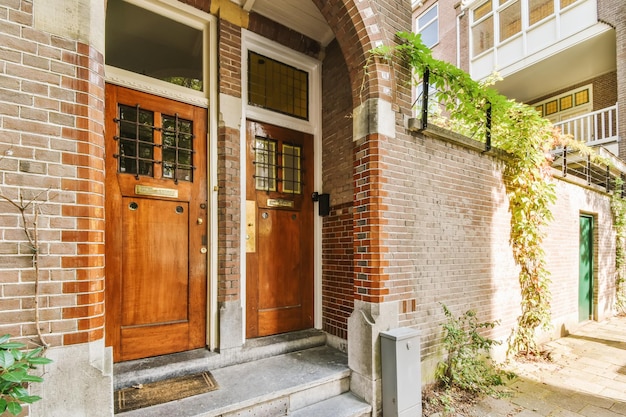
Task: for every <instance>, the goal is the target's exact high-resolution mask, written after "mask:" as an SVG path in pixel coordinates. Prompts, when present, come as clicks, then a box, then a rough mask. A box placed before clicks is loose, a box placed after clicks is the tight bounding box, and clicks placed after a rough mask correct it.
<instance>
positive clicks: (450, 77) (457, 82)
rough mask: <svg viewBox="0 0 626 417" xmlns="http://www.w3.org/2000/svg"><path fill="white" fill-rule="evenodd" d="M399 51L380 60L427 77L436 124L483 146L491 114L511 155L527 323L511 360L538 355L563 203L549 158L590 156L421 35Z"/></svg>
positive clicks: (508, 181)
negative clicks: (546, 244) (436, 51)
mask: <svg viewBox="0 0 626 417" xmlns="http://www.w3.org/2000/svg"><path fill="white" fill-rule="evenodd" d="M398 37H399V38H400V41H401V42H400V43H399V45H397V46H394V47H388V46H382V47H379V48H377V49H375V50H374V51H373V55H374V56H375V57H377V58H379V59H383V60H386V61H387V62H392V63H393V62H394V59H400V60H402V62H405V63H406V64H408V65H409V67H410V68H411V69H412V71H413V73H414V74H416V76H415V80H414V81H415V82H418V81H419V78H420V77H421V76H422V74H423V73H424V71H425V70H427V69H428V71H429V74H430V84H431V85H432V86H434V87H435V89H436V93H435V94H436V101H437V102H438V103H439V104H440V105H442V106H443V111H442V114H443V115H445V117H439V118H438V119H437V123H438V124H440V125H443V127H446V128H449V129H451V130H454V131H456V132H458V133H462V134H464V135H466V136H468V137H472V138H475V139H477V140H484V138H485V137H486V134H487V123H486V120H487V117H486V110H487V108H488V107H489V106H490V107H491V129H490V134H491V143H492V145H493V146H494V147H497V148H499V149H501V150H503V151H505V153H506V154H507V157H506V158H505V170H504V174H505V181H504V182H505V186H506V193H507V197H508V201H509V211H510V213H511V221H510V227H511V233H510V244H511V247H512V251H513V257H514V259H515V262H516V263H517V265H519V267H520V272H519V284H520V289H521V315H520V316H519V317H518V320H517V326H516V328H515V329H514V330H513V332H512V334H511V337H510V339H509V352H511V353H525V354H538V353H539V352H538V348H537V345H536V342H535V337H534V336H535V332H536V330H537V329H538V328H548V327H549V325H550V321H551V318H550V301H551V294H550V289H549V283H550V273H549V271H548V269H547V266H546V259H545V253H544V251H543V248H542V242H543V240H544V238H545V226H546V225H547V224H548V223H549V222H550V221H551V220H552V219H553V216H552V213H551V211H550V207H551V205H552V204H553V203H554V202H555V200H556V188H555V183H554V182H553V181H551V175H550V164H551V156H550V150H552V149H555V148H556V147H558V146H564V145H567V146H568V148H576V149H581V150H583V151H585V153H588V152H591V151H590V150H588V149H586V148H585V146H584V145H582V144H581V143H580V142H577V141H574V140H573V139H571V137H568V136H564V135H562V134H561V133H560V132H559V131H558V130H556V129H554V128H553V126H552V124H551V123H550V122H549V121H548V120H546V119H544V118H542V117H541V116H540V115H539V114H538V113H537V112H536V111H535V110H534V108H532V107H530V106H528V105H525V104H522V103H518V102H515V101H514V100H510V99H508V98H506V97H505V96H502V95H500V94H499V93H498V92H497V91H496V90H494V89H493V88H491V87H490V85H491V81H490V82H486V83H480V82H477V81H475V80H473V79H472V78H471V77H470V75H469V74H467V73H466V72H465V71H463V70H461V69H459V68H457V67H455V66H454V65H452V64H449V63H447V62H443V61H440V60H437V59H434V58H433V57H432V55H431V52H430V50H429V49H428V48H427V47H426V46H425V45H424V44H423V43H422V42H421V39H420V35H418V34H414V33H406V32H402V33H399V34H398Z"/></svg>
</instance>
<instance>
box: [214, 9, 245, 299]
mask: <svg viewBox="0 0 626 417" xmlns="http://www.w3.org/2000/svg"><path fill="white" fill-rule="evenodd" d="M219 40H220V41H219V71H220V79H219V90H220V93H221V94H226V95H230V96H233V97H241V76H242V74H241V71H242V69H241V28H239V27H237V26H235V25H233V24H232V23H229V22H227V21H225V20H221V21H220V22H219ZM240 140H241V139H240V131H239V130H238V129H234V128H233V127H228V126H220V127H219V128H218V140H217V178H218V186H219V193H218V202H217V205H218V231H217V233H218V254H217V256H218V266H217V273H218V294H217V297H218V302H225V301H234V300H238V299H239V298H240V297H241V287H240V283H241V276H240V275H241V270H240V259H241V242H240V237H241V225H240V222H239V218H240V215H241V214H240V213H241V212H240V209H241V192H242V190H241V186H240V175H241V173H240V170H239V167H240V163H239V159H240V149H241V148H240Z"/></svg>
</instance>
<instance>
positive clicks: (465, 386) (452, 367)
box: [436, 304, 515, 395]
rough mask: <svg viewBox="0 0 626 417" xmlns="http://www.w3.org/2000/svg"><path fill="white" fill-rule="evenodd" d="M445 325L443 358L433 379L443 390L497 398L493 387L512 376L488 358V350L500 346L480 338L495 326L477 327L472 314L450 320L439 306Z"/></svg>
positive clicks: (486, 324)
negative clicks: (441, 385) (450, 389)
mask: <svg viewBox="0 0 626 417" xmlns="http://www.w3.org/2000/svg"><path fill="white" fill-rule="evenodd" d="M442 307H443V311H444V314H445V315H446V318H447V322H446V323H444V324H443V328H444V331H445V336H444V340H443V345H444V347H445V349H446V350H447V358H446V360H445V361H443V362H440V363H439V365H438V367H437V373H436V377H437V379H438V380H440V381H441V382H442V383H443V384H444V385H445V387H446V388H452V387H456V388H460V389H462V390H465V391H468V392H472V393H481V394H489V395H501V394H502V392H501V391H497V390H496V389H495V388H494V387H496V386H500V385H504V384H505V383H506V381H507V380H509V379H512V378H514V377H515V375H514V374H513V373H510V372H505V371H503V370H501V369H500V368H498V367H497V366H496V365H495V364H494V363H493V361H492V360H491V357H490V355H489V351H490V349H491V347H492V346H494V345H499V344H501V342H499V341H496V340H493V339H490V338H488V337H485V336H483V335H481V334H480V331H481V330H483V329H492V328H494V327H495V326H496V325H498V322H497V321H496V322H484V323H479V322H478V319H477V318H476V313H475V312H474V311H473V310H469V311H467V312H466V313H465V314H463V315H462V316H460V317H458V318H457V317H454V316H453V315H452V313H451V312H450V310H449V309H448V308H447V307H446V306H445V305H443V304H442Z"/></svg>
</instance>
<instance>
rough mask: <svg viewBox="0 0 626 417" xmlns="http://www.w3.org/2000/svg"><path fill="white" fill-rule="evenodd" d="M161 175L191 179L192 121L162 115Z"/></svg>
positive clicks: (177, 178)
mask: <svg viewBox="0 0 626 417" xmlns="http://www.w3.org/2000/svg"><path fill="white" fill-rule="evenodd" d="M162 132H163V136H162V143H163V177H164V178H171V179H174V180H177V181H178V180H181V181H193V122H192V121H191V120H185V119H181V118H179V117H178V116H177V115H173V116H171V115H163V129H162Z"/></svg>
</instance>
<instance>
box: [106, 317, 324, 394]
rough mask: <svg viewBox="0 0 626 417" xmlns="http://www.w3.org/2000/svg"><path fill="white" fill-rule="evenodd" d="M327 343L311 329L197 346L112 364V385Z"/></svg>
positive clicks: (135, 383)
mask: <svg viewBox="0 0 626 417" xmlns="http://www.w3.org/2000/svg"><path fill="white" fill-rule="evenodd" d="M325 344H326V333H324V332H322V331H320V330H315V329H310V330H302V331H299V332H292V333H285V334H280V335H275V336H267V337H260V338H257V339H251V340H248V341H246V344H245V345H244V346H243V347H242V348H236V349H230V350H228V351H223V352H220V353H216V352H210V351H208V350H206V349H196V350H192V351H187V352H181V353H174V354H171V355H163V356H157V357H154V358H146V359H139V360H134V361H127V362H120V363H116V364H115V365H114V366H113V384H114V389H115V390H119V389H121V388H127V387H131V386H133V385H138V384H147V383H150V382H154V381H160V380H163V379H168V378H174V377H177V376H181V375H190V374H195V373H199V372H202V371H204V370H207V369H216V368H223V367H226V366H230V365H236V364H239V363H245V362H250V361H256V360H259V359H263V358H269V357H272V356H276V355H282V354H285V353H289V352H295V351H299V350H304V349H309V348H312V347H316V346H324V345H325Z"/></svg>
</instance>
